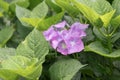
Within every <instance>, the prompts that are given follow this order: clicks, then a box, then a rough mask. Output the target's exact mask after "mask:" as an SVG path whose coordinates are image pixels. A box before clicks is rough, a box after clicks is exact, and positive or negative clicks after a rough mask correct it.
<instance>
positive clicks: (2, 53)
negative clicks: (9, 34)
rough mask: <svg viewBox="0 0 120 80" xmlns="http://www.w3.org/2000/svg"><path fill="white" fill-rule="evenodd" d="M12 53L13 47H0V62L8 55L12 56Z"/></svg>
mask: <svg viewBox="0 0 120 80" xmlns="http://www.w3.org/2000/svg"><path fill="white" fill-rule="evenodd" d="M14 55H15V49H14V48H0V62H2V61H3V60H6V59H8V57H10V56H14Z"/></svg>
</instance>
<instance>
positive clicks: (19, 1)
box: [9, 0, 29, 12]
mask: <svg viewBox="0 0 120 80" xmlns="http://www.w3.org/2000/svg"><path fill="white" fill-rule="evenodd" d="M16 5H19V6H22V7H24V8H27V7H28V6H29V0H13V1H12V2H11V3H10V6H9V8H10V10H11V11H12V12H15V8H16Z"/></svg>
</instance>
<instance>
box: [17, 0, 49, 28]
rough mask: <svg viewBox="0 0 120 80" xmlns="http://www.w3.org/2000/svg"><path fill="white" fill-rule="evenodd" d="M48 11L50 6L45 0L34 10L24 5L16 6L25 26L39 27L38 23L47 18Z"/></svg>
mask: <svg viewBox="0 0 120 80" xmlns="http://www.w3.org/2000/svg"><path fill="white" fill-rule="evenodd" d="M47 13H48V6H47V5H46V3H45V2H44V1H43V2H42V3H40V4H38V5H37V6H36V7H35V8H34V9H33V10H32V11H29V10H28V9H25V8H23V7H20V6H17V7H16V16H17V17H18V19H19V20H20V22H21V23H22V24H23V25H24V26H33V27H37V26H38V23H39V22H40V21H41V20H42V19H43V18H45V16H46V15H47Z"/></svg>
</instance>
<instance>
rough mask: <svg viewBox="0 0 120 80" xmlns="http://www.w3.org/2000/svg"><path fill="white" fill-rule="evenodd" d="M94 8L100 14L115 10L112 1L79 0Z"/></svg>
mask: <svg viewBox="0 0 120 80" xmlns="http://www.w3.org/2000/svg"><path fill="white" fill-rule="evenodd" d="M77 1H79V2H81V3H83V4H85V5H87V6H89V7H90V8H92V9H93V10H95V11H96V12H97V13H98V14H101V15H103V14H105V13H108V12H110V11H111V10H113V8H112V6H111V5H110V3H109V2H108V1H106V0H77Z"/></svg>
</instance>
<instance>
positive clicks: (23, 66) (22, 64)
mask: <svg viewBox="0 0 120 80" xmlns="http://www.w3.org/2000/svg"><path fill="white" fill-rule="evenodd" d="M37 63H38V59H36V58H32V59H29V58H27V57H24V56H13V57H9V59H7V60H4V61H3V62H2V63H1V65H2V68H3V69H6V70H9V71H12V72H14V73H16V74H18V75H20V76H22V77H25V78H28V79H37V78H39V75H40V74H41V71H42V65H41V64H39V65H36V64H37Z"/></svg>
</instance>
